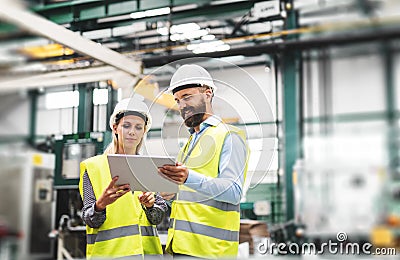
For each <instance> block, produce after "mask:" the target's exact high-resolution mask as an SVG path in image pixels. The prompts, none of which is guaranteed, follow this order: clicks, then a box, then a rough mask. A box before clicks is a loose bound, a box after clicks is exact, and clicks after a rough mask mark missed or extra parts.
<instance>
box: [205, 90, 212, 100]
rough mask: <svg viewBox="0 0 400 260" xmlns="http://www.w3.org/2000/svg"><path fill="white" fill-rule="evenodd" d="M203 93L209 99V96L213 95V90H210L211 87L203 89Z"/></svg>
mask: <svg viewBox="0 0 400 260" xmlns="http://www.w3.org/2000/svg"><path fill="white" fill-rule="evenodd" d="M204 93H205V94H206V95H207V97H208V98H209V99H210V100H211V98H212V97H213V92H212V90H211V89H209V88H208V89H206V90H205V91H204Z"/></svg>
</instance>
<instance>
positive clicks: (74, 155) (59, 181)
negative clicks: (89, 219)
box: [51, 132, 107, 259]
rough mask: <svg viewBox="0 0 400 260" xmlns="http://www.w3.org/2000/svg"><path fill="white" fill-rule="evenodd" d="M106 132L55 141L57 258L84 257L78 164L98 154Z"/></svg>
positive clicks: (83, 134)
mask: <svg viewBox="0 0 400 260" xmlns="http://www.w3.org/2000/svg"><path fill="white" fill-rule="evenodd" d="M106 136H107V134H106V133H101V132H87V133H78V134H71V135H64V136H62V138H59V139H58V140H56V141H55V145H54V151H55V154H56V167H55V176H54V188H55V192H56V209H55V223H56V224H57V226H56V228H55V230H53V233H52V234H51V235H52V237H54V238H57V241H58V243H57V244H58V245H57V259H64V257H65V258H67V259H71V258H72V257H73V258H82V257H85V255H86V254H85V248H86V237H85V232H86V229H85V225H84V223H83V221H82V218H81V209H82V200H81V197H80V194H79V189H78V184H79V164H80V162H81V161H83V160H85V159H87V158H89V157H92V156H95V155H97V154H101V153H102V152H103V150H104V147H103V146H104V143H105V142H104V140H105V137H106Z"/></svg>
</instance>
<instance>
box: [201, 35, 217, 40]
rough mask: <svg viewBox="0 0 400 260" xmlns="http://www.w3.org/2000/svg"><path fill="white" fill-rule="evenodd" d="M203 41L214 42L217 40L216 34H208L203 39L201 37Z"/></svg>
mask: <svg viewBox="0 0 400 260" xmlns="http://www.w3.org/2000/svg"><path fill="white" fill-rule="evenodd" d="M201 39H202V40H203V41H212V40H214V39H215V35H214V34H207V35H204V36H203V37H201Z"/></svg>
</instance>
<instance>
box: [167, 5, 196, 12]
mask: <svg viewBox="0 0 400 260" xmlns="http://www.w3.org/2000/svg"><path fill="white" fill-rule="evenodd" d="M195 8H197V4H188V5H179V6H174V7H172V12H173V13H174V12H180V11H186V10H190V9H195Z"/></svg>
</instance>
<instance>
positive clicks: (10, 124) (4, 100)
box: [0, 92, 30, 136]
mask: <svg viewBox="0 0 400 260" xmlns="http://www.w3.org/2000/svg"><path fill="white" fill-rule="evenodd" d="M29 124H30V100H29V98H28V95H27V94H26V93H25V92H20V93H14V94H8V95H0V135H23V136H26V135H28V134H29Z"/></svg>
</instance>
